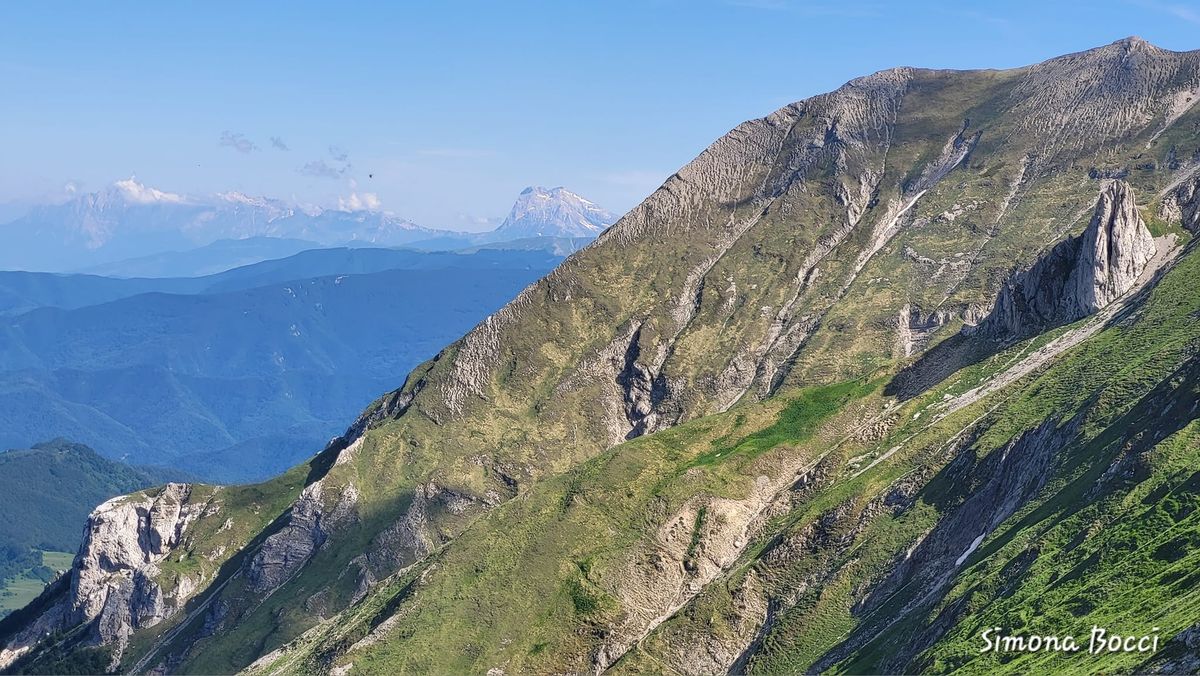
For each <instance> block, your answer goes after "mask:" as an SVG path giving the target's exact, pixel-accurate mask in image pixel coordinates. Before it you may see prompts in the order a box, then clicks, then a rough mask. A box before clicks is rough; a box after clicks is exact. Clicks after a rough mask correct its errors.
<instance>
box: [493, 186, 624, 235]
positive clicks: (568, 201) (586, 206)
mask: <svg viewBox="0 0 1200 676" xmlns="http://www.w3.org/2000/svg"><path fill="white" fill-rule="evenodd" d="M616 220H617V219H616V217H615V216H613V215H612V214H611V213H609V212H608V211H606V210H604V209H603V208H601V207H599V206H597V205H596V204H595V203H593V202H590V201H588V200H586V199H584V198H582V197H580V196H579V195H576V194H575V193H573V192H571V191H570V190H567V189H566V188H561V187H559V188H549V189H547V188H542V187H537V186H535V187H529V188H526V189H524V190H522V191H521V195H520V196H519V197H517V201H516V203H515V204H513V208H512V211H510V212H509V214H508V217H507V218H505V219H504V222H503V223H501V224H500V227H499V228H497V229H496V230H495V233H494V235H495V236H496V237H497V238H501V239H522V238H526V237H595V236H597V235H599V234H600V233H602V232H604V230H605V229H606V228H607V227H608V226H610V225H612V224H613V223H615V222H616Z"/></svg>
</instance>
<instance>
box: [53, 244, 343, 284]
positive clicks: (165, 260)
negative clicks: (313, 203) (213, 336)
mask: <svg viewBox="0 0 1200 676" xmlns="http://www.w3.org/2000/svg"><path fill="white" fill-rule="evenodd" d="M318 248H321V245H320V244H317V243H316V242H310V241H307V240H303V239H288V238H283V237H246V238H244V239H219V240H217V241H215V242H213V243H211V244H205V245H204V246H202V247H197V248H194V249H186V250H184V251H163V252H161V253H154V254H151V255H149V256H140V257H138V258H130V259H126V260H120V261H115V262H112V263H104V264H101V265H93V266H89V267H86V268H83V269H81V270H76V272H80V273H84V274H92V275H104V276H106V277H200V276H203V275H212V274H217V273H219V272H224V271H225V270H231V269H233V268H236V267H241V266H243V265H251V264H254V263H258V262H260V261H265V260H270V259H273V258H283V257H285V256H291V255H292V254H295V253H299V252H301V251H305V250H308V249H318Z"/></svg>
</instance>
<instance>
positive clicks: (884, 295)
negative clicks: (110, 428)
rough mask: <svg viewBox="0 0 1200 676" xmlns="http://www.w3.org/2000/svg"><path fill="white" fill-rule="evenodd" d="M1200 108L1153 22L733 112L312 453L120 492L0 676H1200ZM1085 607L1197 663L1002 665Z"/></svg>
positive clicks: (32, 615) (5, 639)
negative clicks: (1000, 60)
mask: <svg viewBox="0 0 1200 676" xmlns="http://www.w3.org/2000/svg"><path fill="white" fill-rule="evenodd" d="M1198 99H1200V52H1186V53H1175V52H1168V51H1165V50H1160V49H1158V48H1155V47H1153V46H1152V45H1149V44H1147V43H1145V42H1144V41H1141V40H1138V39H1136V38H1131V39H1127V40H1122V41H1120V42H1117V43H1114V44H1112V45H1108V46H1105V47H1101V48H1099V49H1095V50H1091V51H1088V52H1084V53H1080V54H1073V55H1068V56H1065V57H1061V58H1058V59H1053V60H1050V61H1047V62H1045V63H1042V64H1037V65H1034V66H1030V67H1026V68H1020V69H1014V70H1005V71H931V70H921V69H914V68H900V69H894V70H889V71H883V72H880V73H876V74H874V75H871V76H868V77H865V78H860V79H858V80H854V81H852V82H850V83H848V84H847V85H845V86H844V87H842V88H840V89H838V90H836V91H834V92H832V93H829V94H825V95H821V96H817V97H813V98H811V99H807V100H805V101H801V102H798V103H795V104H792V105H790V106H787V107H785V108H782V109H780V110H778V111H776V112H774V113H772V114H771V115H769V116H767V117H765V118H762V119H758V120H753V121H750V122H747V123H745V124H743V125H740V126H739V127H737V128H736V129H734V130H733V131H731V132H730V133H729V134H727V135H726V136H724V137H722V138H721V139H719V140H718V141H717V142H715V143H714V144H713V145H712V146H710V147H709V148H708V149H707V150H706V151H704V152H703V153H702V154H701V155H700V156H699V157H698V158H696V159H695V160H694V161H693V162H691V163H690V164H688V165H687V166H686V167H684V168H682V169H681V170H680V171H679V172H677V173H676V174H675V175H673V176H671V177H670V178H668V179H667V181H666V182H665V183H664V184H663V186H662V187H660V188H659V189H658V190H657V191H656V192H655V193H654V194H653V195H651V196H650V197H649V198H648V199H647V200H646V201H645V202H643V203H642V204H641V205H640V206H638V207H637V208H635V209H634V210H633V211H631V212H630V213H629V214H627V215H626V216H625V217H623V218H622V219H621V220H620V221H618V222H617V223H616V224H615V225H614V226H613V227H611V228H610V229H609V230H607V231H606V232H605V233H604V234H603V235H601V236H600V237H599V239H598V240H597V241H596V242H595V243H594V244H592V245H591V246H589V247H587V248H586V249H584V250H582V251H580V252H578V253H576V254H574V255H573V256H571V257H570V258H568V259H567V260H566V261H565V262H564V263H563V264H562V265H561V266H559V267H558V268H557V269H555V270H554V271H553V272H552V273H550V274H549V275H547V276H546V277H544V278H543V279H542V280H540V281H539V282H538V283H536V284H534V285H533V286H531V287H529V288H527V289H526V290H525V291H523V292H522V293H521V294H520V295H519V296H517V298H516V299H515V300H513V301H512V302H510V303H509V304H508V305H507V306H505V307H504V308H503V309H501V310H499V311H498V312H496V313H494V314H493V315H491V316H489V317H488V318H487V319H486V320H485V321H483V322H481V323H480V324H479V325H478V326H476V327H475V328H474V329H473V330H472V331H471V332H470V333H468V334H467V335H466V336H464V337H463V338H462V339H460V340H459V341H457V342H455V343H453V344H452V345H450V346H448V347H447V348H445V349H444V350H442V352H440V353H439V354H438V356H437V357H435V358H434V359H432V360H431V361H429V362H427V363H426V364H424V365H422V366H421V367H419V368H417V369H416V370H415V371H413V372H412V373H411V374H410V375H409V377H408V379H407V380H406V382H405V383H404V385H403V386H402V387H401V388H400V389H398V390H395V391H394V392H391V393H389V394H387V395H385V396H384V397H382V398H380V399H379V400H378V401H377V402H375V403H374V404H373V405H372V406H371V407H369V408H368V409H367V410H366V411H365V412H364V413H363V414H362V415H361V416H360V417H359V418H358V420H357V421H355V422H354V423H353V424H352V425H351V426H350V427H349V429H348V430H347V431H346V433H345V434H344V435H342V436H341V437H339V438H337V439H335V440H334V441H333V442H331V443H330V444H329V446H328V447H327V448H326V449H325V450H324V451H322V452H321V453H320V454H318V455H317V456H315V457H314V458H313V459H312V460H311V461H310V462H309V463H308V464H307V465H305V466H301V467H298V468H296V469H294V470H292V471H291V472H290V473H289V474H287V475H284V476H283V477H281V478H279V479H276V480H275V481H273V482H270V483H268V484H262V485H258V486H250V487H241V488H213V487H207V486H169V487H167V488H164V489H160V490H158V491H149V492H144V493H141V494H137V495H134V496H130V497H128V498H126V499H125V500H123V501H120V502H117V503H109V504H107V505H106V506H104V507H102V508H101V509H100V510H98V511H97V512H96V513H94V514H93V516H92V518H91V521H90V524H89V531H88V532H89V533H93V534H94V535H90V536H89V539H88V540H87V541H86V542H85V544H84V546H83V548H82V549H81V550H80V556H79V558H78V559H77V563H76V567H75V569H74V570H73V571H72V573H71V575H70V576H69V577H68V578H66V579H68V580H69V581H67V582H62V583H60V584H59V585H57V586H54V587H52V588H50V589H48V590H47V592H46V593H45V594H43V596H42V597H40V598H39V599H38V600H37V601H36V602H35V603H34V604H32V605H31V606H30V607H29V608H27V609H26V610H25V611H23V612H22V613H19V614H15V615H14V616H12V617H10V618H8V619H7V620H5V621H3V622H0V645H2V646H3V648H0V665H4V666H6V667H7V668H9V669H12V670H16V671H49V672H54V671H66V670H70V669H76V668H85V669H87V668H90V669H93V670H95V669H104V668H110V669H113V670H117V669H119V670H122V671H134V672H142V671H151V670H155V671H167V672H176V671H179V672H201V673H225V672H231V671H238V670H243V669H245V670H249V671H251V672H264V673H297V672H318V673H339V674H342V673H359V672H362V673H396V672H479V673H482V672H488V673H521V672H528V671H532V672H539V673H544V672H585V671H588V672H599V671H605V670H611V671H614V672H656V673H657V672H664V671H675V672H681V673H713V672H718V671H731V672H735V673H737V672H747V671H748V672H769V673H777V672H798V671H810V670H811V671H823V670H835V671H849V672H855V673H875V672H889V671H918V670H930V671H948V670H952V669H958V668H962V669H968V670H973V671H987V672H995V671H1012V672H1027V671H1029V670H1031V669H1039V670H1045V669H1054V670H1061V669H1064V668H1074V669H1083V670H1105V671H1114V670H1123V671H1132V670H1137V671H1147V670H1159V671H1163V672H1178V671H1189V670H1193V669H1195V668H1196V667H1197V666H1200V649H1198V647H1197V640H1196V635H1197V633H1198V632H1200V629H1198V628H1197V627H1196V624H1195V622H1196V619H1195V618H1196V611H1197V610H1198V609H1200V594H1197V593H1196V591H1195V590H1196V589H1197V588H1198V587H1197V586H1196V584H1195V582H1196V580H1195V573H1194V570H1195V566H1196V564H1197V563H1200V546H1198V544H1200V539H1198V538H1197V537H1196V533H1197V526H1198V524H1200V521H1197V519H1200V516H1198V514H1200V512H1197V510H1196V507H1197V506H1200V489H1198V488H1197V486H1196V477H1195V465H1196V462H1197V460H1200V458H1197V457H1196V454H1197V449H1198V448H1200V442H1198V439H1200V437H1198V436H1197V435H1200V427H1198V423H1196V418H1197V415H1198V411H1197V406H1196V401H1197V394H1198V393H1200V390H1198V389H1197V388H1200V385H1198V382H1200V381H1198V380H1197V375H1198V371H1197V363H1198V362H1197V361H1196V359H1197V353H1198V352H1200V322H1197V321H1196V318H1197V317H1200V296H1198V295H1197V294H1196V293H1195V292H1194V289H1195V285H1196V282H1197V280H1200V255H1197V254H1195V253H1194V249H1195V247H1194V246H1193V245H1192V244H1191V242H1192V236H1193V234H1194V233H1195V232H1196V231H1197V230H1198V229H1200V227H1198V226H1200V224H1198V223H1197V220H1196V218H1197V210H1198V209H1200V198H1198V197H1197V194H1198V193H1200V134H1198V133H1197V129H1198V128H1200V126H1198V125H1200V108H1198V107H1196V106H1195V105H1194V104H1195V103H1196V102H1197V100H1198ZM368 326H369V323H367V322H364V324H363V326H362V327H361V330H369V328H368ZM354 328H355V330H359V329H358V327H354ZM114 505H116V506H118V507H120V506H123V505H129V506H130V507H129V508H130V509H131V510H133V511H135V512H137V513H139V514H142V513H144V514H145V515H146V518H142V519H139V520H137V523H138V524H141V525H138V526H136V528H135V527H133V526H132V525H131V526H130V527H127V528H124V529H117V530H118V531H119V532H120V534H119V535H116V536H115V537H110V536H109V535H107V533H108V532H109V530H108V526H104V527H103V528H101V527H100V525H99V524H101V523H103V524H108V523H112V520H111V519H112V518H114V517H112V516H111V513H112V512H113V509H114ZM139 510H140V511H139ZM156 514H162V515H164V516H155V515H156ZM184 515H186V516H184ZM122 518H124V517H122ZM156 519H158V520H159V521H160V522H161V523H165V524H167V525H168V526H169V528H167V529H166V530H163V531H159V530H156V529H155V528H152V530H155V532H157V533H159V536H158V537H157V538H155V537H154V535H153V534H152V533H150V532H149V531H146V534H145V537H144V538H141V537H139V534H140V533H141V532H142V531H139V530H136V529H137V528H147V527H148V526H146V525H145V524H151V523H154V522H155V520H156ZM129 523H130V524H133V519H132V518H130V520H129ZM172 528H173V529H175V530H171V529H172ZM163 533H166V535H164V534H163ZM125 541H130V542H132V541H137V542H139V543H146V544H145V545H144V546H143V545H141V544H139V547H138V549H136V550H134V549H132V548H128V547H125V546H124V545H121V544H120V542H125ZM97 552H107V553H105V554H102V555H98V554H97ZM93 561H100V562H103V561H107V562H108V563H107V564H104V566H103V567H105V568H106V569H107V570H108V574H107V576H96V575H94V574H93V572H92V571H93V567H94V564H93ZM80 589H85V590H86V593H85V594H83V595H81V594H80V593H79V591H78V590H80ZM101 599H103V601H101ZM98 608H105V609H106V611H107V614H105V612H106V611H99V612H93V611H95V610H96V609H98ZM1092 624H1099V625H1102V626H1108V627H1111V628H1112V630H1113V631H1122V632H1127V633H1132V632H1140V633H1147V632H1150V631H1151V630H1152V629H1153V628H1154V627H1157V628H1158V629H1153V630H1154V631H1156V632H1159V633H1161V636H1162V647H1161V649H1160V650H1159V651H1158V652H1155V653H1153V654H1146V653H1136V652H1133V653H1112V654H1102V655H1087V656H1084V655H1075V654H1064V653H1021V654H998V653H984V652H981V651H980V647H979V642H978V637H979V632H980V631H981V630H982V629H983V628H986V627H991V626H1001V627H1004V628H1005V630H1006V631H1010V632H1021V631H1024V632H1037V633H1051V632H1057V633H1065V632H1076V633H1079V632H1083V634H1084V640H1086V631H1087V629H1086V628H1087V627H1090V626H1091V625H1092Z"/></svg>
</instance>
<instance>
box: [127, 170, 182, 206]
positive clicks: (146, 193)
mask: <svg viewBox="0 0 1200 676" xmlns="http://www.w3.org/2000/svg"><path fill="white" fill-rule="evenodd" d="M113 185H115V186H116V187H117V189H118V190H120V191H121V194H123V195H124V196H125V199H127V200H129V201H130V202H135V203H137V204H155V203H159V202H169V203H175V204H179V203H182V202H183V201H184V199H183V195H178V194H176V193H173V192H163V191H162V190H158V189H157V188H148V187H146V186H145V185H142V184H141V183H138V180H137V178H135V177H133V176H130V177H129V178H127V179H125V180H124V181H117V182H116V183H114V184H113Z"/></svg>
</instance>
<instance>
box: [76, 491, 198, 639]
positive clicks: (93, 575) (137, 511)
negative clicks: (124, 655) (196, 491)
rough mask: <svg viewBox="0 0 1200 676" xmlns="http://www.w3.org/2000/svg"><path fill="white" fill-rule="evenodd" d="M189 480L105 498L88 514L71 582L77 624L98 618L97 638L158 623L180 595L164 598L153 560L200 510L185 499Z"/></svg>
mask: <svg viewBox="0 0 1200 676" xmlns="http://www.w3.org/2000/svg"><path fill="white" fill-rule="evenodd" d="M191 492H192V488H191V486H190V485H188V484H167V485H166V486H165V487H164V488H163V489H162V491H160V492H159V493H158V494H157V495H155V496H154V497H147V496H144V495H138V496H125V497H120V498H115V499H113V500H109V501H108V502H106V503H104V504H102V505H100V506H99V507H97V508H96V510H95V511H94V512H92V515H91V516H90V517H88V522H87V527H86V530H85V532H84V540H83V545H82V546H81V547H80V549H79V554H78V555H77V556H76V557H75V566H74V567H73V569H72V580H71V596H70V603H71V608H70V611H69V615H71V616H72V617H73V618H74V620H75V622H76V623H81V624H83V623H88V622H91V621H93V620H99V623H98V625H97V628H98V632H99V638H100V640H101V642H109V641H111V640H113V639H116V638H118V637H124V636H128V635H129V634H130V633H132V632H133V631H134V630H135V629H139V628H142V627H149V626H153V625H155V624H157V623H158V622H159V621H160V620H162V619H163V618H164V617H166V616H167V615H168V614H170V612H171V611H172V610H173V609H174V608H175V607H177V606H178V605H179V604H180V603H181V602H182V600H183V599H178V598H173V599H171V600H170V601H167V600H166V599H165V597H164V594H163V590H162V588H161V587H159V585H158V583H157V581H156V580H155V578H156V577H157V575H158V572H159V569H158V566H157V564H158V563H159V562H161V561H162V560H163V559H165V558H166V557H167V556H168V555H169V554H170V553H171V551H172V550H174V548H175V547H176V546H178V545H179V542H180V539H181V538H182V536H183V533H184V530H185V529H186V528H187V526H188V525H189V524H190V523H191V522H192V521H194V520H195V519H196V518H197V517H198V516H199V515H200V512H201V511H203V508H204V505H203V504H193V503H191V502H190V501H189V499H190V497H191Z"/></svg>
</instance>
